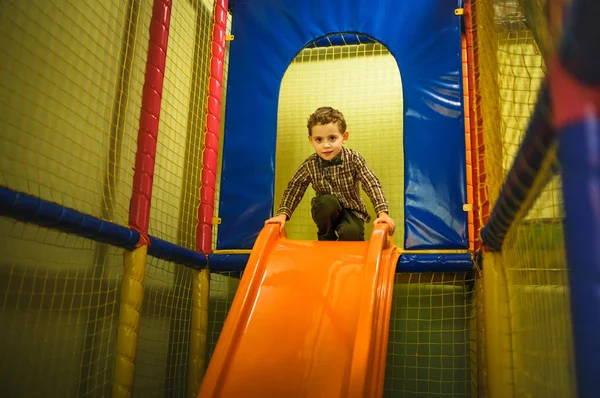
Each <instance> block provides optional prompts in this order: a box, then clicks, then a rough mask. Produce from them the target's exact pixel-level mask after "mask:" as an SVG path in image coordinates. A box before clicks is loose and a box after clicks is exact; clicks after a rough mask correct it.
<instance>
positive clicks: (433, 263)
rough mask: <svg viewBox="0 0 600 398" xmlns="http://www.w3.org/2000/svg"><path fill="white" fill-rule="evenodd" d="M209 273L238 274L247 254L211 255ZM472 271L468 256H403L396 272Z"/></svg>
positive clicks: (247, 256)
mask: <svg viewBox="0 0 600 398" xmlns="http://www.w3.org/2000/svg"><path fill="white" fill-rule="evenodd" d="M208 257H209V259H208V263H209V267H210V271H211V272H217V273H219V272H240V271H243V270H244V269H245V268H246V263H247V262H248V259H249V258H250V255H248V254H211V255H209V256H208ZM472 269H473V261H472V259H471V255H470V254H403V255H401V256H400V258H399V259H398V263H397V266H396V272H397V273H401V272H464V271H471V270H472Z"/></svg>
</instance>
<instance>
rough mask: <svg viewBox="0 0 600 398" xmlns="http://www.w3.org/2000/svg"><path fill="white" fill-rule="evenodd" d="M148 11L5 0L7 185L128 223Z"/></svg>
mask: <svg viewBox="0 0 600 398" xmlns="http://www.w3.org/2000/svg"><path fill="white" fill-rule="evenodd" d="M149 12H151V4H150V5H149V4H148V2H123V1H117V0H111V1H103V2H95V1H88V0H85V1H63V2H49V1H45V0H33V1H28V2H4V3H3V4H2V14H1V16H0V34H1V35H2V41H1V42H0V54H1V55H2V59H3V61H2V64H1V65H0V98H1V99H0V102H1V103H2V111H1V113H0V114H1V120H0V125H1V128H0V140H1V141H2V145H0V158H1V159H2V163H1V164H0V170H1V171H2V172H1V173H0V185H2V186H5V187H7V188H10V189H13V190H16V191H20V192H25V193H28V194H31V195H33V196H37V197H39V198H42V199H45V200H49V201H52V202H56V203H59V204H61V205H64V206H66V207H71V208H74V209H76V210H78V211H80V212H82V213H85V214H90V215H93V216H95V217H99V218H102V219H105V220H109V221H113V222H115V223H118V224H122V225H127V219H128V214H129V211H128V209H129V198H130V196H131V189H132V180H133V164H134V153H135V148H136V144H135V140H136V137H137V131H138V128H139V113H140V107H141V98H142V95H141V91H142V82H143V76H144V68H145V59H146V53H147V46H148V44H147V43H148V38H147V32H148V27H149V22H150V19H149V18H147V17H144V15H146V14H148V13H149ZM144 34H145V35H146V37H144Z"/></svg>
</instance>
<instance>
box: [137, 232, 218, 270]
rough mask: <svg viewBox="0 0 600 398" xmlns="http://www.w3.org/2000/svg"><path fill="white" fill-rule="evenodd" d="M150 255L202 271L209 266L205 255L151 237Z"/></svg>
mask: <svg viewBox="0 0 600 398" xmlns="http://www.w3.org/2000/svg"><path fill="white" fill-rule="evenodd" d="M148 255H150V256H152V257H156V258H159V259H161V260H165V261H173V262H175V263H178V264H182V265H185V266H186V267H189V268H194V269H201V268H205V267H206V265H207V264H208V259H207V256H206V255H205V254H202V253H199V252H196V251H194V250H190V249H186V248H184V247H181V246H179V245H175V244H173V243H170V242H167V241H165V240H162V239H158V238H156V237H154V236H150V246H149V247H148Z"/></svg>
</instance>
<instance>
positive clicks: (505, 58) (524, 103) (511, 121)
mask: <svg viewBox="0 0 600 398" xmlns="http://www.w3.org/2000/svg"><path fill="white" fill-rule="evenodd" d="M520 3H522V5H523V7H522V6H521V4H520ZM549 4H550V3H548V2H545V1H543V2H533V1H522V2H518V1H516V0H515V1H508V0H504V1H500V0H496V1H494V2H478V3H477V5H478V9H477V11H478V12H477V16H478V18H477V24H478V33H479V47H478V48H476V49H475V51H476V52H477V54H478V56H479V60H480V81H479V87H480V88H481V91H482V92H481V97H482V106H481V112H480V115H479V116H480V118H481V121H482V127H483V138H484V142H485V160H486V165H485V181H486V183H487V188H488V192H489V198H490V199H491V200H492V201H493V200H495V199H496V198H497V196H498V192H499V190H500V187H501V185H502V183H503V179H504V177H505V176H506V174H507V172H508V170H509V169H510V168H511V167H512V163H513V160H514V158H515V154H516V152H517V150H518V148H519V146H520V144H521V142H522V141H523V137H524V133H525V130H526V129H527V126H528V122H529V120H530V118H531V116H532V112H533V109H534V105H535V104H536V102H537V101H538V92H539V89H540V86H541V83H542V80H543V77H544V75H545V74H546V64H545V56H548V53H549V51H550V50H549V48H550V44H549V43H552V41H553V38H552V37H551V32H550V30H549V26H550V25H549V24H548V23H546V21H547V20H546V19H545V18H546V17H548V15H549V11H548V7H549ZM541 21H545V22H543V23H542V22H541ZM530 27H533V29H530ZM540 49H541V50H542V51H540ZM542 114H545V115H546V116H548V115H549V114H550V112H549V111H548V110H545V112H542ZM495 126H499V128H497V127H495ZM534 145H537V146H539V147H542V145H541V143H537V142H536V143H535V144H534ZM544 165H545V166H544V167H543V169H542V171H541V172H539V173H538V174H537V175H535V176H534V175H533V174H532V176H533V177H535V181H536V183H535V185H534V188H533V189H532V191H531V192H533V194H532V195H530V197H529V198H528V199H527V200H526V201H525V203H524V204H523V205H522V207H521V209H522V210H520V211H519V212H518V213H517V216H516V219H515V221H514V223H513V224H512V226H511V228H510V230H509V231H508V234H507V236H506V239H505V240H504V244H503V246H502V254H501V257H500V260H499V261H500V263H499V264H500V266H501V270H500V272H502V273H504V274H505V275H506V280H507V283H508V300H509V309H510V333H511V339H510V341H511V345H512V347H505V349H506V350H511V352H510V353H509V355H510V356H511V357H512V363H513V367H514V369H513V371H512V373H513V379H514V383H515V385H514V390H515V394H516V395H517V396H561V397H567V396H574V391H575V390H574V388H575V387H574V372H573V349H572V335H571V316H570V305H569V289H568V283H567V282H568V280H567V263H566V259H565V248H564V240H563V218H564V213H563V202H562V194H561V183H560V178H559V176H558V175H557V173H556V167H555V166H554V165H555V153H554V151H553V150H551V151H550V152H549V153H547V155H546V159H545V162H544ZM530 173H533V171H531V172H530ZM479 178H480V181H481V178H482V176H479ZM510 199H514V198H510ZM484 272H485V264H484Z"/></svg>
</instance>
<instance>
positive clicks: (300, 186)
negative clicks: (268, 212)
mask: <svg viewBox="0 0 600 398" xmlns="http://www.w3.org/2000/svg"><path fill="white" fill-rule="evenodd" d="M309 184H310V173H309V172H308V164H307V163H306V162H304V163H302V164H301V165H300V167H299V168H298V170H296V173H295V174H294V176H293V177H292V179H291V180H290V182H289V183H288V186H287V188H286V190H285V191H284V193H283V198H281V204H280V205H279V209H278V210H277V214H278V215H279V214H285V215H286V216H287V219H288V220H289V219H290V218H292V213H293V212H294V210H295V209H296V207H297V206H298V203H300V201H301V200H302V197H303V196H304V193H305V192H306V188H308V185H309Z"/></svg>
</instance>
